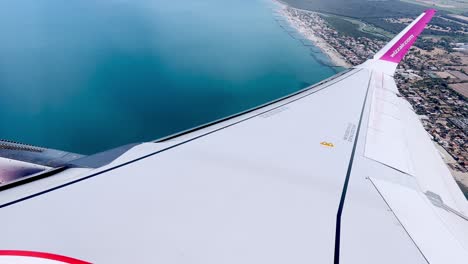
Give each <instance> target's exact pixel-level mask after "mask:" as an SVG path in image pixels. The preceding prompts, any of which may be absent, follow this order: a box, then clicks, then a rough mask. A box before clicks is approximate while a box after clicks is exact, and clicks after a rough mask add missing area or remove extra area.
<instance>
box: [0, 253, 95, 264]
mask: <svg viewBox="0 0 468 264" xmlns="http://www.w3.org/2000/svg"><path fill="white" fill-rule="evenodd" d="M0 256H21V257H32V258H42V259H50V260H55V261H60V262H64V263H68V264H91V263H90V262H86V261H82V260H79V259H75V258H70V257H66V256H61V255H56V254H51V253H44V252H35V251H25V250H0Z"/></svg>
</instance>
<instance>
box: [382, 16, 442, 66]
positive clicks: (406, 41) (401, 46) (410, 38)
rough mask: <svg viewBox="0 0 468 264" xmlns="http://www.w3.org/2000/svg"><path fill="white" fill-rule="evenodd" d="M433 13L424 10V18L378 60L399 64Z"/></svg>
mask: <svg viewBox="0 0 468 264" xmlns="http://www.w3.org/2000/svg"><path fill="white" fill-rule="evenodd" d="M435 12H436V10H435V9H429V10H426V12H424V16H423V17H422V18H421V19H420V20H419V21H418V22H417V23H416V24H414V25H413V26H412V27H411V28H410V29H409V30H408V32H406V33H405V34H404V35H403V37H401V38H400V39H399V40H398V41H397V42H396V43H395V44H394V45H393V46H392V47H391V48H390V49H389V50H388V51H387V52H386V53H385V54H384V55H383V56H382V57H381V58H380V59H381V60H386V61H391V62H395V63H399V62H400V61H401V60H402V59H403V57H404V56H405V54H406V52H408V50H409V48H410V47H411V45H413V43H414V42H415V41H416V39H417V38H418V36H419V34H421V32H422V31H423V30H424V27H426V25H427V23H429V21H430V20H431V18H432V17H433V16H434V14H435Z"/></svg>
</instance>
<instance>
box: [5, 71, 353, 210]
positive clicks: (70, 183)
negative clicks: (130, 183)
mask: <svg viewBox="0 0 468 264" xmlns="http://www.w3.org/2000/svg"><path fill="white" fill-rule="evenodd" d="M361 71H362V69H357V70H356V71H355V72H351V74H350V75H348V76H346V78H348V77H350V76H353V75H355V74H356V73H358V72H361ZM346 78H342V79H339V80H336V81H335V82H332V83H330V84H329V85H325V86H323V87H321V88H320V89H317V90H314V91H311V92H310V93H307V94H304V95H302V96H300V97H298V98H295V99H294V100H291V101H289V102H285V103H283V104H280V105H278V106H276V107H273V108H271V109H268V110H265V111H262V112H260V113H257V114H255V115H252V116H250V117H247V118H245V119H242V120H239V121H237V122H234V123H232V124H229V125H226V126H223V127H220V128H218V129H215V130H213V131H209V132H207V133H205V134H202V135H199V136H196V137H194V138H191V139H188V140H186V141H183V142H180V143H177V144H175V145H173V146H170V147H167V148H165V149H161V150H158V151H155V152H153V153H150V154H147V155H145V156H142V157H139V158H136V159H134V160H130V161H127V162H125V163H122V164H119V165H116V166H114V167H111V168H107V169H105V170H102V171H98V172H96V173H93V174H91V175H88V176H85V177H82V178H79V179H76V180H73V181H70V182H67V183H64V184H61V185H58V186H55V187H52V188H50V189H46V190H43V191H40V192H38V193H35V194H31V195H28V196H25V197H22V198H19V199H16V200H13V201H10V202H7V203H4V204H1V205H0V208H3V207H7V206H10V205H13V204H16V203H19V202H22V201H25V200H29V199H31V198H34V197H37V196H40V195H43V194H46V193H49V192H51V191H55V190H58V189H61V188H64V187H66V186H69V185H72V184H75V183H78V182H81V181H84V180H87V179H90V178H93V177H96V176H98V175H100V174H103V173H106V172H109V171H112V170H115V169H118V168H121V167H123V166H127V165H129V164H132V163H134V162H137V161H140V160H143V159H146V158H148V157H151V156H154V155H156V154H159V153H161V152H163V151H166V150H170V149H172V148H175V147H178V146H181V145H183V144H186V143H189V142H191V141H194V140H197V139H199V138H202V137H205V136H207V135H210V134H212V133H215V132H218V131H220V130H223V129H226V128H229V127H231V126H234V125H236V124H239V123H242V122H244V121H247V120H250V119H252V118H255V117H257V116H260V115H262V114H265V113H267V112H270V111H272V110H275V109H277V108H280V107H283V106H285V105H288V104H290V103H293V102H295V101H298V100H300V99H302V98H305V97H307V96H310V95H312V94H314V93H316V92H318V91H321V90H323V89H325V88H327V87H329V86H331V85H333V84H336V83H339V82H341V81H343V80H345V79H346ZM307 91H310V89H309V90H305V91H303V92H307ZM294 95H299V94H293V95H291V96H294ZM289 98H291V97H286V98H283V100H285V99H289ZM274 103H278V102H273V103H272V104H274ZM266 106H267V105H266ZM266 106H265V107H266ZM358 133H359V132H358Z"/></svg>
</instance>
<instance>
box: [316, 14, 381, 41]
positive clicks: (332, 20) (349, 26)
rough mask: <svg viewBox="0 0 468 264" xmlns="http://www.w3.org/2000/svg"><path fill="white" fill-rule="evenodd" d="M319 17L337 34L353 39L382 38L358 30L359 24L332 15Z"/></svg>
mask: <svg viewBox="0 0 468 264" xmlns="http://www.w3.org/2000/svg"><path fill="white" fill-rule="evenodd" d="M321 17H322V18H323V19H324V20H325V21H326V22H327V23H328V24H330V26H332V27H333V28H334V29H336V30H337V31H338V32H340V33H342V34H344V35H347V36H350V37H354V38H358V37H366V38H372V39H374V38H382V36H377V35H374V34H370V33H367V32H364V31H362V30H360V28H359V24H357V23H353V22H351V21H348V20H346V19H344V18H341V17H338V16H333V15H321Z"/></svg>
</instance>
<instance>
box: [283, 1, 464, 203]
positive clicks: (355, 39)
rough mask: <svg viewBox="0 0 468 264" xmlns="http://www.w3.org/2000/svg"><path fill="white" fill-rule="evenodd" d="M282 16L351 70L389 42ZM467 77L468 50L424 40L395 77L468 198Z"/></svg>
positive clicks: (297, 13)
mask: <svg viewBox="0 0 468 264" xmlns="http://www.w3.org/2000/svg"><path fill="white" fill-rule="evenodd" d="M279 13H280V14H281V16H282V17H284V18H285V20H286V21H287V22H288V24H289V25H290V26H291V27H292V28H294V29H295V30H297V31H298V32H299V33H300V34H301V35H302V36H303V37H304V38H305V39H307V40H309V41H310V42H312V43H313V44H314V45H315V46H316V47H318V48H320V49H321V50H322V51H323V52H324V53H325V54H327V55H328V57H329V59H330V61H331V62H332V63H333V64H334V65H337V66H341V67H345V68H348V67H351V66H354V65H358V64H361V63H363V62H364V61H366V60H367V59H368V58H369V57H371V56H373V55H374V54H375V53H376V52H377V51H378V50H380V49H381V48H382V47H383V46H384V45H385V43H386V42H387V41H388V40H386V39H385V37H384V35H383V34H382V33H381V32H382V31H378V30H375V29H374V32H371V33H369V32H365V31H363V33H362V34H354V35H353V34H349V33H348V32H344V31H340V30H338V29H337V28H339V27H334V26H333V22H334V21H336V19H335V16H334V15H330V14H323V13H318V12H312V11H308V10H302V9H296V8H293V7H290V6H288V5H285V4H280V10H279ZM345 19H347V18H345ZM342 20H344V19H342ZM344 21H345V22H346V20H344ZM410 21H411V19H410V18H401V19H393V20H391V21H390V22H391V23H400V24H403V25H406V24H408V23H409V22H410ZM387 22H388V21H387ZM349 23H356V24H357V23H360V21H358V22H355V21H353V20H351V22H349ZM349 23H348V24H349ZM342 24H343V23H342ZM342 24H337V25H338V26H339V25H342ZM461 25H462V26H461V27H460V28H457V29H456V30H457V31H456V32H455V31H454V32H453V33H456V34H460V35H465V34H466V36H468V32H467V30H468V24H464V25H463V23H461ZM364 26H366V25H365V24H364ZM360 28H363V26H360ZM429 28H430V26H429ZM431 30H432V31H444V32H451V31H450V30H452V31H453V30H454V29H451V28H450V27H448V28H441V27H437V26H432V28H431ZM467 73H468V45H466V44H465V43H458V42H450V41H449V40H447V39H445V38H443V37H442V38H440V37H437V38H435V37H432V38H431V37H426V38H423V39H422V40H421V41H418V42H417V43H416V45H415V47H413V48H412V49H411V50H410V52H409V53H408V55H407V56H406V57H405V59H404V61H403V62H402V63H401V64H400V66H399V68H398V69H397V72H396V74H395V80H396V82H397V86H398V88H399V92H400V95H401V96H402V97H404V98H405V99H406V100H407V101H408V102H409V103H410V104H411V105H412V107H413V109H414V111H415V112H416V113H417V114H418V115H419V117H420V119H421V121H422V123H423V126H424V128H425V129H426V130H427V132H428V133H429V134H430V136H431V137H432V139H433V140H434V142H435V143H436V147H437V148H438V149H439V152H440V153H441V155H442V157H443V158H444V160H445V161H446V163H447V164H448V167H449V169H450V171H451V172H452V175H453V176H454V177H455V179H456V180H457V182H458V183H459V185H460V186H461V188H462V189H463V190H464V192H465V194H467V193H468V152H467V148H468V102H467V97H468V75H467Z"/></svg>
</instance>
